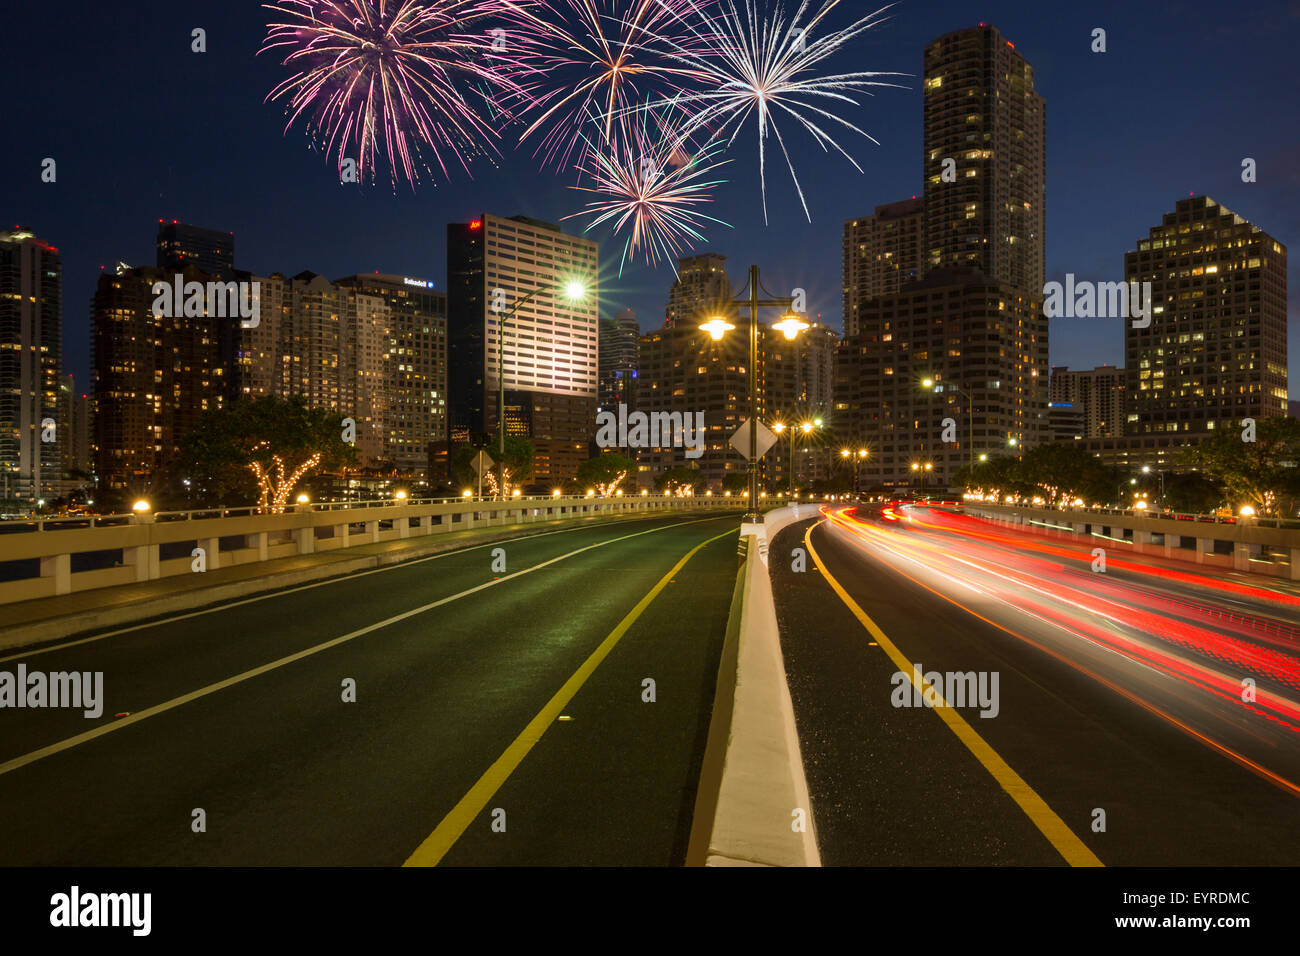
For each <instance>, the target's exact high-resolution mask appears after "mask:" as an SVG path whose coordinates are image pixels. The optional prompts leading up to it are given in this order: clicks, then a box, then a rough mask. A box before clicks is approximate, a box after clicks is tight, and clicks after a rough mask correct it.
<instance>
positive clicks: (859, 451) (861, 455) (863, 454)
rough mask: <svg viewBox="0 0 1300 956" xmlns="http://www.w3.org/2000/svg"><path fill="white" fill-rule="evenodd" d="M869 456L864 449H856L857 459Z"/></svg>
mask: <svg viewBox="0 0 1300 956" xmlns="http://www.w3.org/2000/svg"><path fill="white" fill-rule="evenodd" d="M869 454H870V452H869V451H868V450H867V449H866V448H859V449H858V457H859V458H866V457H867V455H869Z"/></svg>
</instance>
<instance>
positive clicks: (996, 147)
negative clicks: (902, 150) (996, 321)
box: [923, 24, 1047, 298]
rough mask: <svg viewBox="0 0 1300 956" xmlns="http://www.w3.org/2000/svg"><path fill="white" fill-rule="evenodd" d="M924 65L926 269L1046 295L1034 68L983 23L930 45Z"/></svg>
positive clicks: (1040, 129)
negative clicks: (946, 269) (963, 270)
mask: <svg viewBox="0 0 1300 956" xmlns="http://www.w3.org/2000/svg"><path fill="white" fill-rule="evenodd" d="M924 68H925V84H924V85H925V114H924V130H925V132H924V138H925V159H924V166H923V176H924V177H925V254H926V259H927V262H928V266H927V268H930V269H936V268H940V267H943V266H949V265H961V266H974V267H976V268H978V269H979V270H980V271H981V272H983V273H984V274H985V275H986V276H988V277H989V278H991V279H996V280H998V281H1000V282H1004V283H1007V284H1008V285H1010V286H1013V287H1015V288H1016V289H1018V290H1020V291H1021V293H1022V294H1027V295H1029V296H1031V297H1034V298H1039V297H1041V295H1042V291H1043V277H1044V268H1045V266H1044V260H1045V241H1046V235H1047V219H1046V198H1047V197H1046V179H1047V149H1046V106H1045V105H1044V102H1043V98H1042V96H1041V95H1039V93H1038V92H1037V91H1036V90H1035V89H1034V70H1033V67H1031V66H1030V65H1029V64H1028V63H1027V62H1025V59H1024V57H1023V56H1021V55H1020V54H1019V53H1017V52H1016V49H1015V45H1014V44H1012V43H1011V41H1009V40H1007V39H1005V38H1004V37H1003V36H1002V34H1001V33H1000V32H998V30H997V29H996V28H995V27H992V26H988V25H986V24H980V25H979V26H977V27H970V28H968V29H965V30H957V31H955V32H953V33H949V34H946V35H944V36H941V37H939V39H937V40H935V41H934V42H932V43H930V44H929V45H928V46H927V47H926V48H925V67H924Z"/></svg>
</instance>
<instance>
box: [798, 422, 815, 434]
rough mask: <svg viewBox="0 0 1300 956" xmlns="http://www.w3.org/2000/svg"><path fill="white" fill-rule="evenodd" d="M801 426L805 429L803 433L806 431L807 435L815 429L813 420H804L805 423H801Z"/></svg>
mask: <svg viewBox="0 0 1300 956" xmlns="http://www.w3.org/2000/svg"><path fill="white" fill-rule="evenodd" d="M799 427H800V428H802V429H803V433H804V434H805V435H807V434H808V433H809V432H810V431H812V430H813V423H812V422H804V423H803V424H802V425H800V426H799Z"/></svg>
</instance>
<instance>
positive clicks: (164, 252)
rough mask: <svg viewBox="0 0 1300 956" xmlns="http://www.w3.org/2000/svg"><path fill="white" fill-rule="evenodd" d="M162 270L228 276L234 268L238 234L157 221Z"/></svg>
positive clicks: (159, 261)
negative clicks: (181, 270) (195, 270)
mask: <svg viewBox="0 0 1300 956" xmlns="http://www.w3.org/2000/svg"><path fill="white" fill-rule="evenodd" d="M157 247H158V260H157V265H158V268H159V269H185V268H194V269H198V270H199V271H200V272H206V273H207V274H208V275H211V276H225V275H226V274H227V273H228V272H230V271H231V270H232V269H234V267H235V234H234V233H232V232H218V231H217V230H215V229H203V228H200V227H199V226H190V225H186V224H185V223H183V222H177V221H176V220H175V219H173V220H172V221H171V222H165V221H163V220H162V219H159V220H158V240H157Z"/></svg>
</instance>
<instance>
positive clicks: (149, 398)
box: [91, 267, 239, 494]
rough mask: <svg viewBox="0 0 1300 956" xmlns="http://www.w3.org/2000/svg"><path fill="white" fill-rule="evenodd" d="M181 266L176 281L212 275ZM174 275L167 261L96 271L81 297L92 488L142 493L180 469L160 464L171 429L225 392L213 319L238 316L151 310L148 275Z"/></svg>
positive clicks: (165, 461)
mask: <svg viewBox="0 0 1300 956" xmlns="http://www.w3.org/2000/svg"><path fill="white" fill-rule="evenodd" d="M181 274H182V276H183V280H184V281H185V282H190V281H195V282H203V283H206V282H207V281H208V280H209V279H211V278H212V277H211V276H208V275H206V274H204V273H201V272H199V271H197V270H196V269H192V268H190V269H184V270H182V272H181ZM175 275H176V271H175V267H169V268H166V269H156V268H138V269H124V270H122V271H121V272H119V273H118V274H115V275H109V274H104V275H101V276H100V277H99V284H98V286H97V287H96V289H95V295H94V298H93V299H92V301H91V346H92V358H91V367H92V375H93V378H94V386H95V387H94V404H93V410H94V455H95V466H96V473H97V477H98V479H99V485H100V488H101V490H102V489H113V490H116V491H119V492H124V493H129V494H144V493H146V492H149V491H151V490H160V489H163V488H165V487H167V482H168V481H169V480H172V479H179V478H181V477H183V476H178V475H176V474H173V473H171V471H170V469H171V468H172V465H173V462H174V461H175V456H176V454H177V452H178V450H179V446H180V440H181V438H182V437H183V436H184V435H185V433H186V432H188V431H189V430H190V429H191V428H193V427H194V425H195V424H196V423H197V421H198V419H199V416H200V415H201V414H202V413H203V412H205V411H207V410H208V409H210V408H220V407H221V406H222V404H223V402H224V401H225V396H226V394H227V392H226V370H225V368H224V366H223V365H222V362H221V352H220V337H221V334H222V330H221V328H220V326H221V324H222V323H227V322H238V321H239V319H238V318H234V317H231V318H221V317H217V316H213V315H209V314H207V312H206V310H205V311H204V313H203V314H201V315H197V316H195V315H188V316H187V315H185V314H184V313H185V310H184V309H182V310H179V312H178V311H177V310H175V309H167V308H164V309H160V310H159V311H161V312H165V313H167V314H165V315H155V314H154V308H153V306H154V303H155V300H156V298H157V297H156V296H155V295H154V293H153V291H152V290H153V285H154V283H155V282H164V283H166V284H168V285H169V286H170V285H171V284H172V283H173V281H174V279H175ZM172 313H177V314H172Z"/></svg>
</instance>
